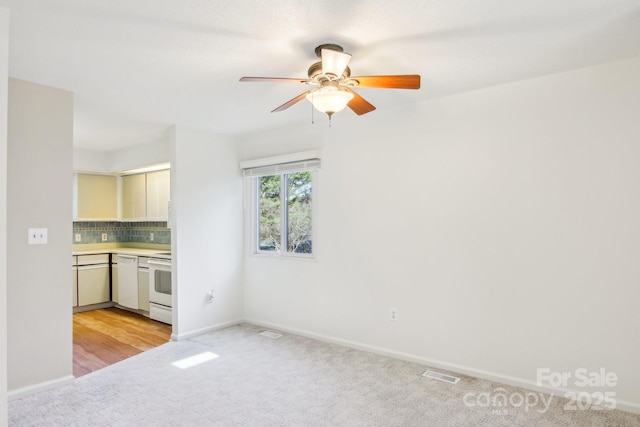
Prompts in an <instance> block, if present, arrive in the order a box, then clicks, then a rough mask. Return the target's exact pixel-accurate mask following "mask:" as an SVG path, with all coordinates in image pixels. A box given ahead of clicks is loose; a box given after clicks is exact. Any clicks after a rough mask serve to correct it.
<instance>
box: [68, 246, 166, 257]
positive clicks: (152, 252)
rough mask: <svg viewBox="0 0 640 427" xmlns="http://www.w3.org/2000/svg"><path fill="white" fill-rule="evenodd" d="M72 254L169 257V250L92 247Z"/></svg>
mask: <svg viewBox="0 0 640 427" xmlns="http://www.w3.org/2000/svg"><path fill="white" fill-rule="evenodd" d="M71 254H72V255H94V254H123V255H136V256H149V257H151V256H152V257H153V258H164V259H171V251H167V250H158V249H143V248H127V247H122V248H108V249H106V248H105V249H92V250H75V251H73V252H72V253H71Z"/></svg>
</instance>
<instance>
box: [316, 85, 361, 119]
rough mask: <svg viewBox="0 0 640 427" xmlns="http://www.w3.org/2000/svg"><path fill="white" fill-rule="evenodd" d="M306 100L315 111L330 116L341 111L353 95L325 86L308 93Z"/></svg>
mask: <svg viewBox="0 0 640 427" xmlns="http://www.w3.org/2000/svg"><path fill="white" fill-rule="evenodd" d="M306 98H307V100H308V101H309V102H311V103H312V104H313V106H314V107H315V109H316V110H318V111H320V112H322V113H327V114H328V115H329V116H331V114H333V113H337V112H338V111H342V110H343V109H344V108H345V107H346V106H347V104H349V101H351V100H352V99H353V93H351V92H347V91H346V90H340V89H339V88H337V87H334V86H327V87H323V88H320V89H316V90H314V91H312V92H310V93H308V94H307V96H306Z"/></svg>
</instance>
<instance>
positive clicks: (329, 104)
mask: <svg viewBox="0 0 640 427" xmlns="http://www.w3.org/2000/svg"><path fill="white" fill-rule="evenodd" d="M315 53H316V55H317V56H318V57H319V58H320V61H318V62H315V63H314V64H312V65H311V66H310V67H309V71H308V75H309V77H308V78H306V79H304V78H301V79H296V78H280V77H242V78H241V79H240V81H241V82H284V83H302V84H306V85H310V86H313V87H312V88H311V89H309V90H307V91H306V92H304V93H301V94H300V95H298V96H296V97H295V98H293V99H291V100H289V101H287V102H285V103H284V104H282V105H281V106H279V107H278V108H276V109H275V110H273V111H271V112H272V113H275V112H278V111H284V110H286V109H287V108H289V107H291V106H292V105H294V104H296V103H298V102H299V101H302V99H307V100H308V101H310V102H311V103H312V104H313V106H314V107H315V108H316V109H317V110H318V111H321V112H323V113H326V114H327V115H328V116H329V120H331V116H332V115H333V114H334V113H337V112H338V111H340V110H342V109H344V108H345V107H349V108H350V109H351V110H352V111H353V112H354V113H356V114H358V115H362V114H366V113H369V112H371V111H373V110H375V109H376V107H374V106H373V105H372V104H370V103H369V102H368V101H366V100H365V99H364V98H363V97H361V96H360V95H358V94H357V93H356V92H355V91H354V90H353V89H354V88H357V87H365V88H367V87H369V88H386V89H420V75H418V74H405V75H395V76H357V77H352V76H351V70H350V69H349V67H348V65H349V61H350V60H351V55H349V54H348V53H344V49H343V48H342V47H341V46H338V45H336V44H321V45H320V46H318V47H316V49H315Z"/></svg>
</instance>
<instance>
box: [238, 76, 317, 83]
mask: <svg viewBox="0 0 640 427" xmlns="http://www.w3.org/2000/svg"><path fill="white" fill-rule="evenodd" d="M240 81H241V82H276V83H308V82H309V79H293V78H288V77H242V78H241V79H240Z"/></svg>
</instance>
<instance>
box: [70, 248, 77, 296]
mask: <svg viewBox="0 0 640 427" xmlns="http://www.w3.org/2000/svg"><path fill="white" fill-rule="evenodd" d="M71 295H72V304H73V305H72V307H77V306H78V258H77V257H76V256H73V255H72V256H71Z"/></svg>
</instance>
